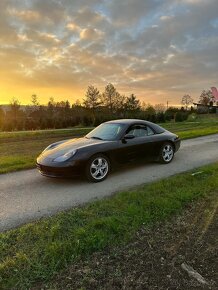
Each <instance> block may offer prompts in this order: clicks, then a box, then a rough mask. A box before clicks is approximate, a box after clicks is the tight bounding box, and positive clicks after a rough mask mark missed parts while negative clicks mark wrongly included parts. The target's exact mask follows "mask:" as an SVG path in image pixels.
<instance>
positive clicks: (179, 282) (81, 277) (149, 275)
mask: <svg viewBox="0 0 218 290" xmlns="http://www.w3.org/2000/svg"><path fill="white" fill-rule="evenodd" d="M217 205H218V195H217V193H216V194H214V195H213V196H210V197H208V198H205V199H202V200H200V201H198V202H195V203H192V204H191V205H189V206H188V207H187V208H186V209H185V210H184V211H183V213H182V215H179V216H177V217H173V218H172V219H171V220H168V221H167V222H164V223H159V224H158V225H155V226H153V227H150V228H147V227H145V228H141V229H140V230H139V231H138V232H137V233H136V235H135V236H134V237H133V239H132V240H131V242H129V243H128V244H127V245H124V246H119V247H116V248H112V249H107V250H105V251H104V252H98V253H95V254H93V255H91V256H90V257H89V259H86V260H81V261H79V262H78V263H76V264H73V265H71V266H70V267H68V269H67V270H65V271H63V272H62V273H61V274H58V275H57V276H56V277H55V278H54V279H53V281H52V283H50V284H47V285H46V286H45V285H38V286H37V287H36V288H34V289H65V290H66V289H108V290H109V289H110V290H111V289H113V290H115V289H143V290H144V289H158V290H160V289H188V290H191V289H218V276H217V273H218V251H217V245H218V211H217ZM182 263H185V264H186V265H188V266H191V267H192V268H193V269H194V270H195V271H197V273H199V274H200V275H201V276H202V277H203V278H204V279H205V281H206V283H205V284H203V283H201V282H199V281H198V280H197V279H196V278H194V277H193V276H191V275H189V273H188V272H187V271H185V270H184V269H183V268H182V266H181V265H182Z"/></svg>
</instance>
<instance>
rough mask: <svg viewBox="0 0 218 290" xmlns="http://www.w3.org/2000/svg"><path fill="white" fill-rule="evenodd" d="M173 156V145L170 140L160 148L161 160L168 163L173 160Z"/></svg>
mask: <svg viewBox="0 0 218 290" xmlns="http://www.w3.org/2000/svg"><path fill="white" fill-rule="evenodd" d="M173 157H174V147H173V145H172V144H171V143H169V142H166V143H164V144H163V146H162V147H161V150H160V155H159V161H160V162H161V163H164V164H167V163H170V162H171V161H172V160H173Z"/></svg>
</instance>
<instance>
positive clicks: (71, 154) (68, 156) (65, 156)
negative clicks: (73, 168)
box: [54, 150, 76, 162]
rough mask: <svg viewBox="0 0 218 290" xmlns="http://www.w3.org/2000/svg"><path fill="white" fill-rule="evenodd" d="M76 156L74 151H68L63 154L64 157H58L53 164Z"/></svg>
mask: <svg viewBox="0 0 218 290" xmlns="http://www.w3.org/2000/svg"><path fill="white" fill-rule="evenodd" d="M75 154H76V150H72V151H69V152H67V153H65V154H64V155H61V156H58V157H56V158H55V159H54V161H55V162H63V161H66V160H67V159H69V158H70V157H72V156H73V155H75Z"/></svg>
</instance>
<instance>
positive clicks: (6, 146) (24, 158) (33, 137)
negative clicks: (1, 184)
mask: <svg viewBox="0 0 218 290" xmlns="http://www.w3.org/2000/svg"><path fill="white" fill-rule="evenodd" d="M215 118H216V117H213V119H211V120H209V122H208V121H207V122H206V121H205V120H207V119H204V121H203V122H198V121H196V122H181V123H164V124H161V125H162V126H163V127H164V128H166V129H168V130H170V131H172V132H174V133H176V134H178V135H179V136H180V137H181V138H182V139H187V138H194V137H199V136H204V135H209V134H215V133H218V117H217V119H215ZM216 120H217V121H216ZM91 129H92V128H73V129H60V130H38V131H20V132H0V174H1V173H7V172H11V171H15V170H21V169H27V168H33V167H34V166H35V161H36V157H37V156H38V155H39V154H40V152H42V150H43V149H44V148H45V147H46V146H48V145H49V144H51V143H54V142H56V141H60V140H63V139H70V138H73V137H78V136H82V135H85V134H87V133H88V132H89V131H90V130H91Z"/></svg>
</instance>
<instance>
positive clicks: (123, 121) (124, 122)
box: [105, 119, 148, 125]
mask: <svg viewBox="0 0 218 290" xmlns="http://www.w3.org/2000/svg"><path fill="white" fill-rule="evenodd" d="M147 122H148V121H145V120H140V119H118V120H111V121H107V122H105V123H118V124H130V125H131V124H133V123H147Z"/></svg>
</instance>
